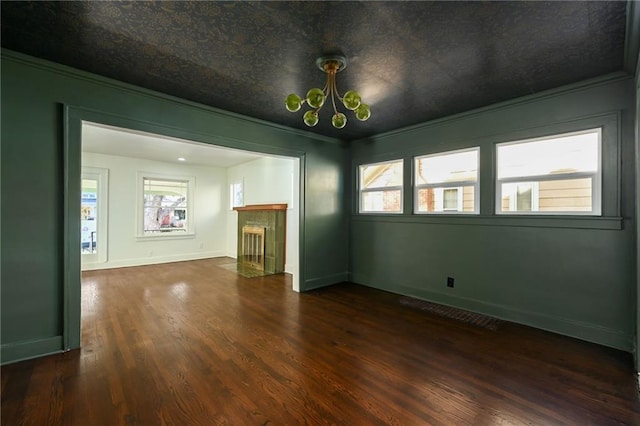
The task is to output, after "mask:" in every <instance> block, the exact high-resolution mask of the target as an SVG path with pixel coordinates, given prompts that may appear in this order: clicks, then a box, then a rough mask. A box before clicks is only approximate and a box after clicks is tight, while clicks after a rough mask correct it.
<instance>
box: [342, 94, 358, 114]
mask: <svg viewBox="0 0 640 426" xmlns="http://www.w3.org/2000/svg"><path fill="white" fill-rule="evenodd" d="M360 101H361V98H360V95H359V94H358V92H356V91H355V90H349V91H347V93H345V94H344V97H343V98H342V103H343V104H344V107H345V108H346V109H348V110H350V111H354V110H355V109H356V108H358V107H359V106H360Z"/></svg>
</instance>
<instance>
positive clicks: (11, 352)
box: [0, 336, 64, 365]
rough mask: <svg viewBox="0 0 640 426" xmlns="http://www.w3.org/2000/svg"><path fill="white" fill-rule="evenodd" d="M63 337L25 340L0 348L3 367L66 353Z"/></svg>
mask: <svg viewBox="0 0 640 426" xmlns="http://www.w3.org/2000/svg"><path fill="white" fill-rule="evenodd" d="M62 343H63V339H62V336H54V337H49V338H46V339H36V340H25V341H21V342H12V343H6V344H4V345H2V346H0V359H1V362H0V364H1V365H5V364H11V363H14V362H18V361H25V360H28V359H32V358H40V357H42V356H46V355H51V354H55V353H61V352H64V350H63V344H62Z"/></svg>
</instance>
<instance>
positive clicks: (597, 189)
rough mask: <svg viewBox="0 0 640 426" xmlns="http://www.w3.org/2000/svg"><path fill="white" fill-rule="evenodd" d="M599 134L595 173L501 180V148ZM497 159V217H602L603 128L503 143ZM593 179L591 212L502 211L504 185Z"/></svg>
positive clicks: (496, 146) (496, 147) (530, 176)
mask: <svg viewBox="0 0 640 426" xmlns="http://www.w3.org/2000/svg"><path fill="white" fill-rule="evenodd" d="M593 132H597V134H598V153H597V155H598V169H597V170H596V171H595V172H575V173H559V174H554V175H542V176H539V175H535V176H534V175H528V176H518V177H511V178H502V179H499V178H498V177H497V176H498V167H499V161H500V159H499V154H498V147H499V146H508V145H517V144H523V143H529V142H536V141H542V140H548V139H555V138H561V137H568V136H574V135H582V134H587V133H593ZM495 158H496V162H495V165H496V168H495V173H496V180H495V183H496V198H495V213H496V214H497V215H501V216H502V215H536V216H601V215H602V161H603V159H602V127H597V128H596V127H594V128H591V129H587V130H581V131H577V132H565V133H557V134H553V135H547V136H543V137H538V138H531V139H522V140H517V141H510V142H502V143H498V144H495ZM583 178H591V179H592V180H591V210H590V211H539V210H538V211H530V212H517V211H502V184H503V183H518V182H523V183H524V182H527V183H530V182H543V181H553V180H571V179H583Z"/></svg>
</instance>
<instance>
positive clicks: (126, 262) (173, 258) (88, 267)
mask: <svg viewBox="0 0 640 426" xmlns="http://www.w3.org/2000/svg"><path fill="white" fill-rule="evenodd" d="M222 256H226V254H225V253H224V251H222V250H219V251H208V252H201V253H180V254H175V255H170V256H152V257H140V258H136V259H119V260H111V261H108V262H104V263H88V264H84V265H82V270H83V271H95V270H99V269H112V268H126V267H130V266H143V265H157V264H158V263H170V262H184V261H187V260H198V259H209V258H211V257H222Z"/></svg>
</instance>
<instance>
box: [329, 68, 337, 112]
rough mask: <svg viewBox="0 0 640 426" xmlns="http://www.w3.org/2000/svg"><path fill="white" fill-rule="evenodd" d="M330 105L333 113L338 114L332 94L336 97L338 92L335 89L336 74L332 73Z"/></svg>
mask: <svg viewBox="0 0 640 426" xmlns="http://www.w3.org/2000/svg"><path fill="white" fill-rule="evenodd" d="M330 92H331V103H332V104H333V113H334V114H337V113H338V109H337V108H336V99H335V97H334V94H335V95H336V96H337V95H338V90H337V89H336V74H335V73H333V74H331V89H330Z"/></svg>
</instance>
